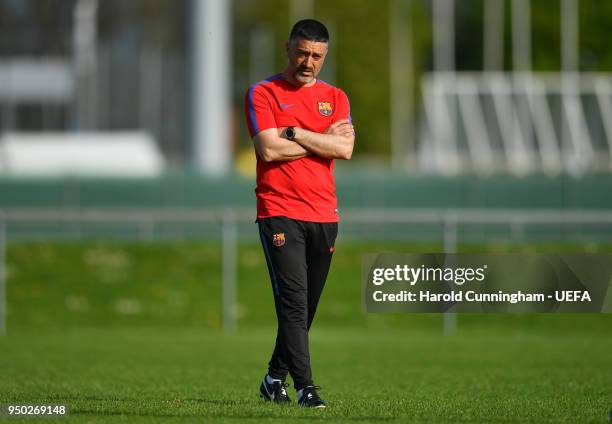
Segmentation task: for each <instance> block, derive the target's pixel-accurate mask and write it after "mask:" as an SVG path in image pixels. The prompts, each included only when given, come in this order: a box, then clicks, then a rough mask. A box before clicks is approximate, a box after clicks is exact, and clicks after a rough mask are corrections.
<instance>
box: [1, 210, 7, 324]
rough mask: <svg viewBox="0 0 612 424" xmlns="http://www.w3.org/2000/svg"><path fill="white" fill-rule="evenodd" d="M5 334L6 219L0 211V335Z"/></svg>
mask: <svg viewBox="0 0 612 424" xmlns="http://www.w3.org/2000/svg"><path fill="white" fill-rule="evenodd" d="M5 334H6V219H5V217H4V213H2V212H0V336H2V335H5Z"/></svg>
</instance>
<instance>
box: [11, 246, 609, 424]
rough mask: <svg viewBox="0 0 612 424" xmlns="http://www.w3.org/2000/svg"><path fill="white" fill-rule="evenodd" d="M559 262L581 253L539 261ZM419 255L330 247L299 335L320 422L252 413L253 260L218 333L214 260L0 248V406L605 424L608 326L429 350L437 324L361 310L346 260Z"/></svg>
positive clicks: (84, 417) (501, 336)
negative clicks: (0, 298) (227, 323)
mask: <svg viewBox="0 0 612 424" xmlns="http://www.w3.org/2000/svg"><path fill="white" fill-rule="evenodd" d="M562 248H563V250H574V251H579V250H580V249H579V248H578V247H576V246H573V247H572V246H540V247H538V249H540V250H548V251H556V250H560V249H562ZM434 249H436V247H435V246H433V247H432V246H414V245H412V246H401V245H394V246H382V245H377V246H374V245H367V246H364V245H345V246H342V245H339V249H338V251H337V254H336V256H335V259H334V264H333V267H332V271H331V274H330V278H329V280H328V286H327V287H326V291H325V293H324V297H323V299H322V303H321V306H320V309H319V310H320V313H319V314H318V316H317V320H316V322H315V327H314V329H313V331H312V333H311V352H312V361H313V371H314V376H315V381H316V383H317V384H319V385H321V386H323V390H322V392H321V395H322V396H323V397H324V399H326V400H327V402H328V404H329V408H327V409H326V410H323V411H321V410H317V411H310V410H301V409H299V408H297V407H296V406H295V405H293V406H290V407H278V406H276V405H271V404H267V403H264V402H263V401H261V400H260V399H259V398H258V386H259V383H260V380H261V378H262V377H263V375H264V373H265V371H266V367H265V366H266V362H267V360H268V357H269V354H270V349H271V347H272V345H273V340H274V331H275V330H274V328H273V323H274V313H273V308H272V294H271V290H270V288H269V282H268V280H267V273H266V270H265V265H264V263H263V257H262V255H261V252H260V251H259V248H258V246H256V245H245V246H242V247H241V250H240V255H239V274H238V275H239V285H238V301H239V307H238V312H239V315H240V320H239V327H240V330H239V331H238V332H237V333H234V334H227V333H223V332H222V331H221V330H220V301H219V298H220V288H219V276H220V267H219V256H218V249H217V248H216V246H214V245H210V244H194V243H188V244H175V243H157V244H149V245H139V244H130V243H108V242H107V243H64V244H17V245H10V246H9V249H8V252H7V254H8V255H7V260H8V269H7V277H8V286H7V289H8V306H9V316H8V330H9V331H8V334H7V335H6V336H4V337H0V371H1V372H0V404H2V403H5V404H6V403H21V404H24V403H50V402H57V403H65V404H67V405H69V407H70V410H71V412H70V414H71V415H70V419H68V420H63V421H62V422H70V421H75V422H83V423H85V422H129V423H131V422H143V423H144V422H146V423H148V422H158V421H159V422H162V421H163V422H173V421H176V422H207V423H208V422H213V423H220V422H231V423H236V422H249V423H255V422H288V421H289V418H293V419H300V420H301V422H308V421H313V422H320V421H321V420H327V421H329V422H333V423H337V422H364V423H369V422H398V423H432V422H434V423H449V422H463V423H523V422H531V423H605V422H607V418H606V417H607V411H608V410H609V409H610V407H611V406H612V353H611V352H612V315H603V314H599V315H595V314H589V315H555V314H548V315H545V314H539V315H538V314H529V315H482V314H474V315H460V316H458V330H457V332H456V333H455V334H453V335H450V336H444V335H443V334H442V331H441V322H442V317H441V316H440V315H437V314H419V315H416V314H388V315H378V314H364V313H363V312H362V311H361V302H360V297H359V296H360V287H359V259H360V255H361V253H363V252H372V251H382V250H394V251H432V250H434ZM470 249H476V250H483V247H474V246H472V247H471V248H470ZM589 249H591V250H593V246H591V247H589ZM597 249H600V250H599V251H609V250H610V248H609V247H601V248H597ZM466 250H467V248H466ZM290 394H291V395H292V396H293V398H294V400H295V394H294V392H293V390H291V391H290ZM0 420H2V418H0ZM19 421H20V420H10V421H7V422H19ZM34 421H36V420H33V419H25V420H23V422H28V423H31V422H34ZM42 422H49V421H48V420H42Z"/></svg>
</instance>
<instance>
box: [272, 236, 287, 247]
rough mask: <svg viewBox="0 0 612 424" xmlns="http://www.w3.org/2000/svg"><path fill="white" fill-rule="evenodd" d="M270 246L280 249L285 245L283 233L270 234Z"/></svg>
mask: <svg viewBox="0 0 612 424" xmlns="http://www.w3.org/2000/svg"><path fill="white" fill-rule="evenodd" d="M272 244H273V245H274V246H276V247H281V246H282V245H284V244H285V233H276V234H272Z"/></svg>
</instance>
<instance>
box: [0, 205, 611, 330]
mask: <svg viewBox="0 0 612 424" xmlns="http://www.w3.org/2000/svg"><path fill="white" fill-rule="evenodd" d="M254 216H255V215H254V211H253V210H251V209H233V208H229V209H224V210H211V209H158V210H155V209H129V210H123V209H38V208H37V209H5V210H2V211H0V334H4V333H5V332H6V244H7V242H10V241H11V240H13V241H17V240H40V239H44V240H49V239H57V238H62V239H65V237H58V234H59V233H58V232H44V231H42V230H40V229H36V226H39V225H41V224H52V225H55V224H61V225H62V226H61V228H60V229H59V232H60V233H63V232H66V231H67V232H69V234H70V237H69V238H71V239H72V238H77V239H85V238H87V239H90V238H100V237H104V235H100V233H95V232H89V231H86V230H85V229H84V228H83V226H85V225H87V224H122V225H123V224H128V225H132V226H134V227H135V228H137V231H135V232H127V233H125V234H122V236H123V238H125V237H128V238H131V239H135V240H140V241H143V242H150V241H154V240H157V239H159V237H158V228H159V227H160V226H162V225H165V224H178V225H180V224H211V225H213V226H215V228H216V229H217V231H218V233H219V235H220V239H221V246H220V248H221V251H222V264H221V268H222V284H223V287H222V296H223V299H222V314H223V327H224V328H225V329H227V330H233V329H235V328H236V316H235V305H236V281H237V278H238V273H237V269H238V240H239V224H244V223H250V224H252V223H253V221H254ZM342 222H343V223H344V224H350V225H356V226H367V225H371V224H376V225H387V226H389V225H390V226H400V225H414V226H422V225H426V224H427V225H434V226H437V227H439V228H440V230H441V235H442V244H443V247H444V251H446V252H455V251H456V249H457V244H458V242H459V238H460V232H459V229H460V226H462V225H478V226H482V227H486V226H491V225H503V226H508V227H509V228H510V229H511V233H512V234H515V235H516V234H518V235H521V236H522V235H524V229H525V227H526V226H529V225H538V226H552V227H555V226H568V225H581V226H602V227H603V228H605V229H606V230H608V233H609V235H607V236H605V233H604V236H605V237H609V238H608V239H607V240H610V241H612V211H585V210H566V211H560V210H483V209H455V210H452V209H449V210H441V209H353V210H347V211H346V212H345V213H344V214H343V215H342ZM15 226H19V227H20V228H21V230H19V231H16V230H15V228H14V227H15ZM24 227H25V228H26V230H25V231H23V228H24ZM30 228H32V229H30ZM555 228H556V227H555ZM123 230H124V228H123V227H119V228H116V229H115V230H114V231H116V232H118V231H123ZM255 232H256V231H255V230H254V229H253V233H254V234H255ZM106 236H108V234H107V235H106ZM168 237H169V236H168V234H165V235H164V237H163V238H164V239H167V238H168ZM170 237H175V238H183V237H184V234H183V233H180V232H177V233H170ZM340 237H342V231H341V234H340ZM353 237H354V236H353ZM359 237H361V238H362V239H367V238H368V236H367V234H366V235H364V234H362V235H361V236H359ZM515 239H516V238H515ZM454 326H455V321H454V315H453V314H447V315H446V316H445V331H446V332H449V331H452V329H453V328H454Z"/></svg>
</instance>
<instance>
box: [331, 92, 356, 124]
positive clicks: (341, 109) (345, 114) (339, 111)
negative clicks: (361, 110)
mask: <svg viewBox="0 0 612 424" xmlns="http://www.w3.org/2000/svg"><path fill="white" fill-rule="evenodd" d="M341 119H348V120H350V121H351V122H352V119H351V105H350V104H349V100H348V97H347V96H346V94H345V93H344V91H342V90H338V99H337V104H336V113H335V118H334V122H336V121H339V120H341Z"/></svg>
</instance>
